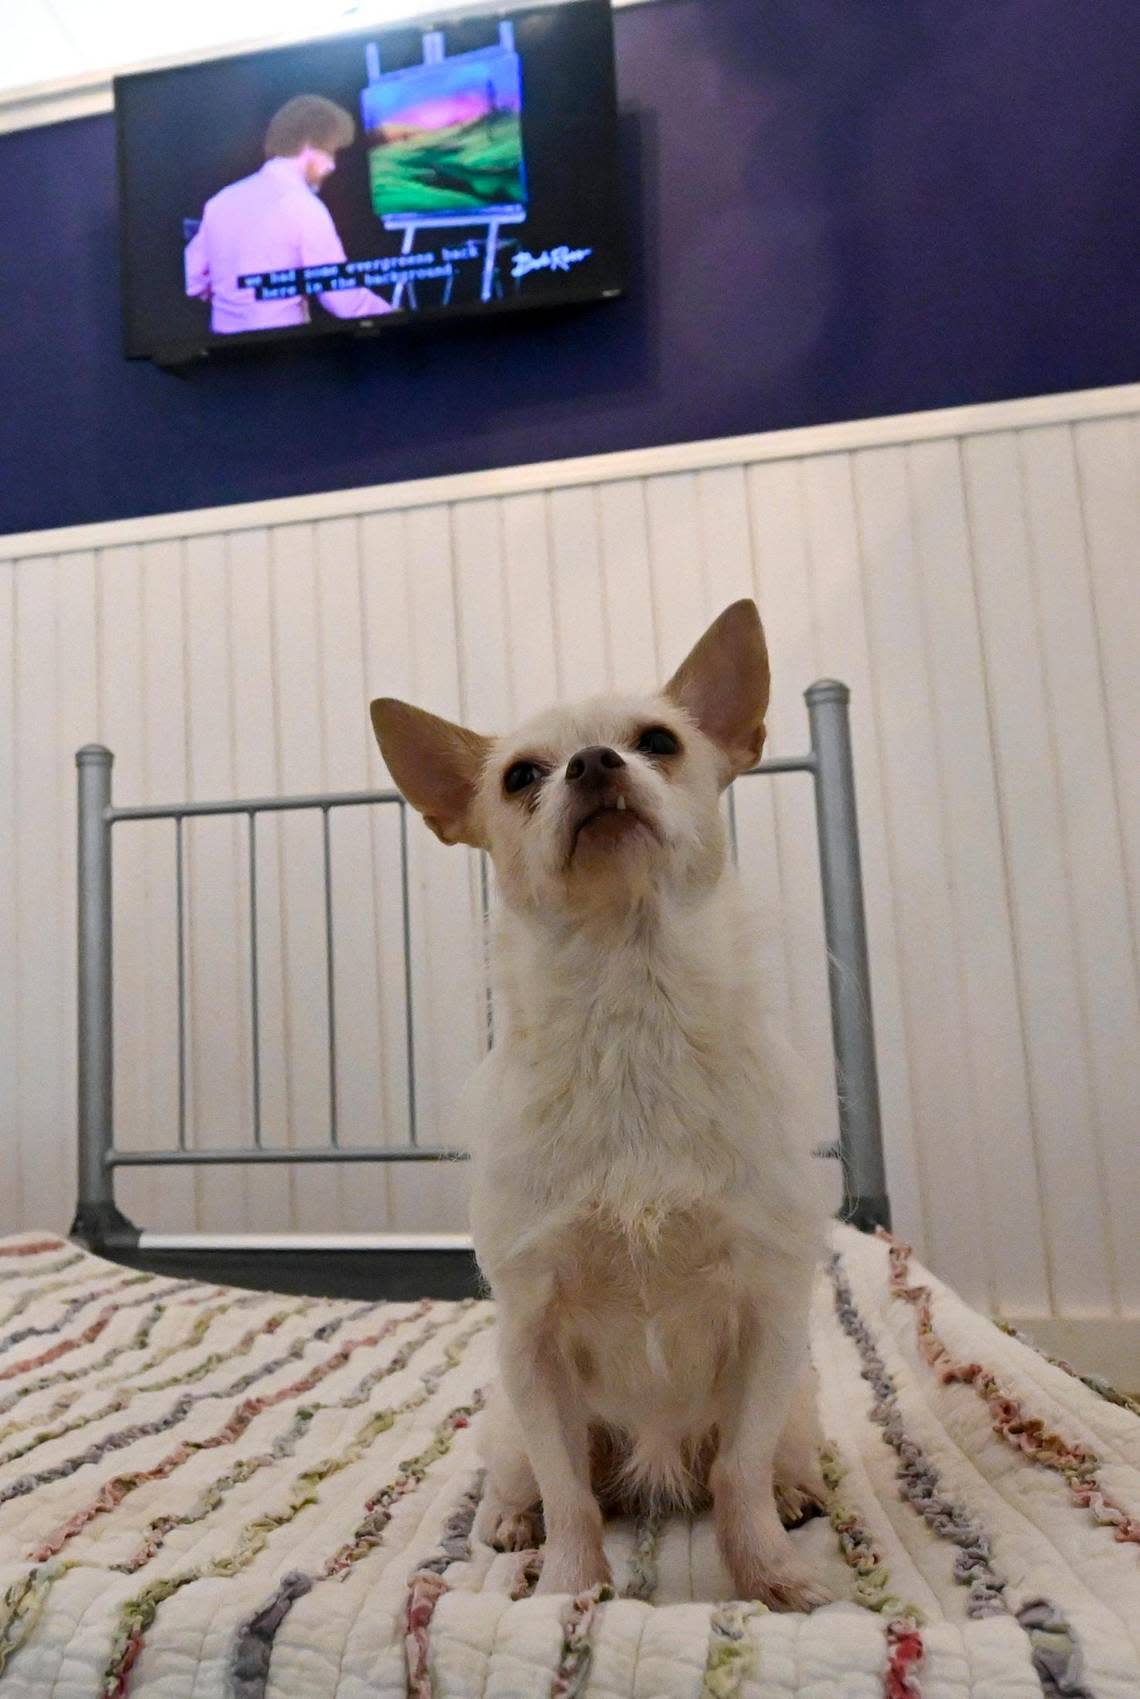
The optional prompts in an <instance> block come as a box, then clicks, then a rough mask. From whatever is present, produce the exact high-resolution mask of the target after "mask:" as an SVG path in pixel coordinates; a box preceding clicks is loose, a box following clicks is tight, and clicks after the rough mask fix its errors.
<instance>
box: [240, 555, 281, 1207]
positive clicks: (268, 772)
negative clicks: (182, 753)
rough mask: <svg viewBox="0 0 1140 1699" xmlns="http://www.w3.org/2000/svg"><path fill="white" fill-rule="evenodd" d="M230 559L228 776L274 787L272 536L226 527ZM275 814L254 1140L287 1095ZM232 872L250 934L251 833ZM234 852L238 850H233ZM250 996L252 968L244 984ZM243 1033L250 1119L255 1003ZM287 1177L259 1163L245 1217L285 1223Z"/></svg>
mask: <svg viewBox="0 0 1140 1699" xmlns="http://www.w3.org/2000/svg"><path fill="white" fill-rule="evenodd" d="M226 553H227V559H228V565H229V620H230V662H231V666H232V669H233V670H232V674H231V679H232V683H231V690H232V694H233V716H232V728H233V763H234V766H233V783H234V791H235V793H236V794H237V795H238V796H274V795H276V794H278V793H279V792H280V791H281V789H282V785H281V762H280V756H279V748H278V744H279V738H278V731H277V715H276V700H277V682H276V679H277V675H276V671H275V666H274V654H273V630H274V619H273V616H274V607H275V593H274V586H273V581H272V577H271V561H270V542H269V537H268V534H267V533H266V532H265V531H264V530H260V529H258V530H249V531H242V532H238V533H234V534H233V535H231V536H229V537H228V538H227V539H226ZM280 826H281V822H280V819H279V817H278V816H276V815H263V816H262V817H261V820H260V822H259V824H258V826H257V828H256V833H255V840H254V849H255V856H256V887H257V889H256V896H257V937H258V963H259V971H258V987H257V992H258V1019H257V1032H258V1041H259V1051H260V1099H261V1127H262V1140H263V1142H264V1143H265V1144H267V1145H272V1144H284V1143H285V1142H286V1139H287V1136H288V1132H287V1129H288V1119H289V1117H288V1096H287V1074H286V1067H285V987H284V980H283V977H282V972H281V966H282V951H281V916H282V904H281V857H280V853H279V844H280ZM243 849H244V856H243V857H242V861H243V867H242V874H241V881H240V889H241V893H242V903H243V913H242V926H241V936H242V939H243V941H244V942H248V939H249V936H250V931H251V924H250V916H249V912H248V910H249V876H248V871H247V870H248V862H249V838H248V825H247V826H246V828H245V836H244V842H243ZM239 853H240V852H239ZM248 988H249V991H250V994H251V996H252V975H251V978H250V981H249V985H248ZM242 1033H243V1035H244V1036H245V1038H246V1042H247V1044H248V1049H247V1050H246V1051H245V1052H244V1054H243V1063H244V1064H245V1066H244V1067H243V1073H244V1074H245V1077H246V1081H247V1083H248V1090H249V1097H248V1100H247V1113H248V1120H249V1126H250V1137H251V1142H252V1126H253V1012H252V1007H251V1008H250V1011H249V1015H248V1017H246V1016H245V1015H244V1014H243V1019H242ZM293 1179H294V1176H292V1175H291V1174H289V1173H288V1172H287V1171H285V1170H284V1169H279V1168H276V1167H264V1168H259V1169H258V1170H257V1171H256V1174H255V1175H253V1176H252V1177H251V1180H250V1182H249V1187H248V1192H247V1198H248V1212H249V1221H248V1225H249V1226H250V1227H251V1228H255V1229H256V1228H262V1229H266V1230H272V1229H274V1228H277V1229H281V1228H284V1227H287V1226H290V1225H292V1223H293V1222H294V1220H295V1214H294V1209H293V1202H292V1199H293Z"/></svg>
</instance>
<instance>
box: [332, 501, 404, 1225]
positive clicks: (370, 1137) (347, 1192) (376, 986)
mask: <svg viewBox="0 0 1140 1699" xmlns="http://www.w3.org/2000/svg"><path fill="white" fill-rule="evenodd" d="M358 530H359V521H358V520H355V519H338V520H334V521H332V522H331V523H329V524H328V525H322V526H320V527H319V528H318V529H317V532H316V546H317V597H318V609H319V615H320V618H319V629H320V637H321V655H322V662H323V703H322V710H323V712H322V723H323V729H324V737H325V757H324V778H323V781H322V783H323V785H324V786H325V787H326V788H327V789H329V790H335V791H353V790H364V789H366V787H367V785H368V782H369V777H370V774H369V768H370V751H369V744H370V742H371V741H372V728H371V725H370V724H369V721H368V714H367V703H368V687H367V684H366V682H365V673H364V646H363V643H362V637H361V606H360V559H359V552H358V543H359V538H358ZM370 812H371V811H370V810H366V809H363V808H342V809H336V810H333V811H332V812H331V813H330V816H329V824H330V837H329V844H330V851H331V867H332V912H333V963H334V997H335V1008H336V1101H337V1126H338V1137H339V1141H340V1143H341V1144H343V1145H354V1144H355V1145H376V1144H382V1143H383V1142H384V1131H383V1126H382V1113H383V1108H382V1104H381V1102H380V1101H379V1100H378V1095H377V1091H376V1082H377V1081H378V1080H379V1078H380V1077H381V1074H382V1072H383V1069H384V1062H385V1058H384V1053H383V1037H384V1031H383V1025H382V1022H381V1008H380V980H381V977H382V970H381V963H380V960H379V958H378V956H377V952H376V912H375V910H376V894H375V886H374V882H373V869H372V854H373V834H372V827H371V824H370V821H369V813H370ZM340 1207H341V1210H342V1212H343V1213H342V1217H341V1219H343V1221H344V1225H345V1229H346V1231H360V1232H367V1231H375V1230H376V1229H377V1228H379V1227H382V1226H383V1225H385V1223H386V1221H387V1216H388V1187H387V1182H386V1180H385V1176H384V1172H383V1168H382V1167H381V1165H380V1164H378V1163H369V1164H366V1165H364V1166H363V1167H361V1168H359V1169H356V1170H354V1171H353V1177H352V1182H351V1184H348V1185H343V1186H342V1201H341V1205H340Z"/></svg>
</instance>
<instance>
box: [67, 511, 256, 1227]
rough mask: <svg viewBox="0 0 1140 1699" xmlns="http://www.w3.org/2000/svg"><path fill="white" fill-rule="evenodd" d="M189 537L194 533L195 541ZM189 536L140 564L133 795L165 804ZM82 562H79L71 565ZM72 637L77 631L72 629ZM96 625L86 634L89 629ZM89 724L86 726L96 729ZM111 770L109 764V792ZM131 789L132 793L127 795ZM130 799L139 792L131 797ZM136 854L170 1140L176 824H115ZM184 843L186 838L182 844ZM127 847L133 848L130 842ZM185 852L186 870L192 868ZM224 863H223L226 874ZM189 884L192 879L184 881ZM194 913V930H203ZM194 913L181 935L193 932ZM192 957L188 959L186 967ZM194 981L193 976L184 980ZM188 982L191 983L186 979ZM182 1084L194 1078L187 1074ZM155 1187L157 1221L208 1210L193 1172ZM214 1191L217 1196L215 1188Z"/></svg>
mask: <svg viewBox="0 0 1140 1699" xmlns="http://www.w3.org/2000/svg"><path fill="white" fill-rule="evenodd" d="M195 541H196V540H195ZM190 547H191V545H190V544H182V543H180V542H179V541H178V540H177V539H175V538H170V539H163V540H162V541H159V542H155V543H148V544H145V545H144V546H143V548H142V551H141V558H140V562H139V567H140V575H141V583H140V591H141V596H142V621H143V630H144V633H145V641H144V643H143V650H142V690H143V698H144V701H145V709H144V712H143V716H142V718H143V730H144V734H145V741H144V749H143V761H144V767H145V778H144V783H143V790H142V791H141V792H140V793H139V798H138V800H143V801H147V802H172V801H177V800H178V799H180V798H185V797H189V795H190V780H191V768H190V763H189V760H188V743H189V737H190V735H192V732H193V726H192V722H191V720H190V718H189V717H188V711H187V710H188V696H187V683H186V674H187V665H188V659H189V642H188V632H187V628H186V617H185V604H186V598H187V595H188V588H187V584H186V572H185V567H186V560H187V553H188V551H189V549H190ZM81 564H82V565H83V570H82V571H79V570H77V569H78V568H79V567H80V566H81ZM88 571H90V574H91V578H92V588H94V580H95V571H94V568H91V569H88V568H87V567H86V565H85V563H81V561H80V560H78V559H76V557H71V559H70V560H69V561H68V562H67V580H68V583H67V605H68V609H69V614H68V620H67V622H66V623H67V626H68V627H70V626H71V624H72V620H71V612H70V610H71V606H72V599H73V596H74V595H75V594H76V593H77V592H78V593H79V595H80V596H82V594H83V589H84V583H85V580H86V577H87V574H88ZM77 635H79V634H77ZM93 635H94V633H93V632H92V637H93ZM93 736H94V732H93V731H92V732H91V733H89V734H88V738H90V737H93ZM114 783H115V774H114V771H113V770H112V795H114ZM128 794H130V793H128ZM132 800H136V799H135V798H132ZM136 835H137V853H138V854H140V855H142V856H143V857H144V861H145V877H146V885H145V904H146V927H147V933H146V953H145V963H144V973H145V990H144V996H145V998H146V1009H147V1021H148V1034H147V1047H146V1056H145V1059H144V1060H145V1067H146V1075H145V1081H144V1092H145V1097H146V1104H147V1120H148V1125H149V1126H150V1128H152V1129H154V1130H155V1137H154V1142H155V1143H156V1144H159V1145H163V1144H165V1143H166V1142H167V1137H168V1130H169V1129H170V1128H171V1127H174V1126H176V1124H177V1115H178V1066H177V1055H178V920H177V898H176V889H175V877H174V875H175V831H174V827H173V825H172V824H171V823H169V822H162V823H156V824H153V825H150V824H147V825H135V824H133V823H125V824H123V825H121V826H116V827H115V828H114V829H113V833H112V837H113V846H112V854H113V855H115V854H117V853H118V850H119V846H120V845H121V844H123V843H124V842H125V841H126V837H132V838H133V837H136ZM184 847H185V846H184ZM130 853H136V851H135V847H134V846H132V849H131V852H130ZM193 866H194V864H193V861H192V859H191V860H190V861H189V862H188V864H187V871H188V872H190V871H192V870H193ZM225 871H228V870H223V872H225ZM187 889H188V890H189V883H188V886H187ZM201 930H202V927H201V920H199V925H198V931H199V933H200V932H201ZM193 932H194V921H193V919H191V921H190V929H189V932H188V933H184V938H186V937H192V936H193ZM192 966H193V961H192V957H191V968H192ZM191 983H193V982H192V981H191ZM188 988H189V987H188ZM187 1083H188V1086H189V1085H191V1083H192V1082H191V1081H190V1080H189V1079H188V1082H187ZM160 1179H161V1183H160V1184H158V1185H157V1186H156V1188H155V1189H156V1193H157V1196H156V1200H155V1207H156V1210H157V1215H156V1218H155V1219H156V1220H162V1221H164V1222H165V1221H186V1220H194V1221H197V1220H198V1219H200V1218H201V1217H206V1218H210V1219H212V1218H213V1210H212V1208H211V1206H210V1203H207V1204H206V1205H205V1206H204V1207H201V1206H200V1203H199V1199H200V1196H201V1193H200V1185H199V1179H198V1177H197V1176H195V1175H193V1174H186V1173H182V1172H179V1171H178V1170H175V1169H167V1170H163V1171H160ZM214 1195H215V1196H216V1195H217V1188H216V1186H215V1191H214Z"/></svg>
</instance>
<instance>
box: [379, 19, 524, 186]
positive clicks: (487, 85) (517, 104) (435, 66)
mask: <svg viewBox="0 0 1140 1699" xmlns="http://www.w3.org/2000/svg"><path fill="white" fill-rule="evenodd" d="M370 45H372V47H373V51H371V52H368V53H366V55H365V57H366V59H367V61H368V65H369V71H370V74H372V75H373V78H374V80H372V81H370V82H369V83H368V85H367V87H366V88H365V89H364V92H363V94H362V95H361V97H360V106H361V115H362V119H363V124H364V131H365V139H366V141H367V144H368V170H369V182H370V184H371V188H372V205H373V207H374V208H375V211H376V216H377V217H378V218H381V219H384V218H390V217H393V216H396V217H399V216H407V215H415V214H417V213H419V214H442V213H449V212H483V211H488V210H491V209H501V208H511V209H513V208H516V207H521V206H523V205H524V204H525V202H526V182H525V175H524V169H523V139H522V79H521V75H520V61H519V56H518V54H517V53H516V52H515V50H514V29H513V27H512V25H511V24H510V23H509V22H504V23H501V24H500V25H499V42H498V44H497V45H496V46H494V47H480V48H476V49H475V50H474V51H473V52H471V53H462V54H458V55H456V57H455V58H452V59H447V58H438V57H429V55H437V54H438V53H439V52H440V50H441V49H442V47H443V37H442V34H441V33H439V32H436V31H432V32H430V33H428V34H426V35H425V36H424V63H423V64H422V65H413V66H411V67H409V69H407V70H404V71H388V72H386V73H385V72H381V71H380V69H379V58H380V56H379V52H378V51H376V50H375V45H374V44H370Z"/></svg>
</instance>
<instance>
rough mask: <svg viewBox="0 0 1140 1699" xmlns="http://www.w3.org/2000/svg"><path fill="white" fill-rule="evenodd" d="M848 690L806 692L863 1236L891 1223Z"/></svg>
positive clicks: (850, 1184)
mask: <svg viewBox="0 0 1140 1699" xmlns="http://www.w3.org/2000/svg"><path fill="white" fill-rule="evenodd" d="M850 694H851V693H850V691H849V690H848V688H847V686H846V685H845V684H840V683H839V682H838V681H837V680H835V679H821V680H820V681H819V682H818V683H816V684H813V685H811V686H810V687H809V689H808V690H807V692H806V698H807V706H808V718H809V721H810V724H811V747H812V755H813V757H814V769H813V770H814V776H815V807H816V824H817V826H818V829H819V863H820V877H821V880H822V884H823V923H824V930H825V933H826V937H827V978H828V989H829V991H830V993H831V1031H832V1036H833V1038H834V1041H835V1072H836V1085H837V1089H838V1092H839V1154H840V1160H841V1161H842V1164H843V1210H842V1215H843V1219H844V1220H845V1221H849V1222H851V1223H852V1225H853V1226H856V1227H860V1228H862V1229H863V1230H864V1231H867V1232H869V1231H872V1230H873V1229H874V1228H876V1227H889V1226H890V1224H891V1212H890V1204H889V1202H888V1199H887V1182H886V1172H885V1168H884V1163H883V1130H882V1118H881V1115H880V1109H879V1075H878V1069H877V1066H876V1063H875V1031H874V1022H873V1019H872V1013H871V967H870V960H869V958H868V955H867V926H866V919H865V916H864V912H863V876H862V869H861V866H860V861H859V833H858V827H857V819H856V813H855V769H854V765H853V762H852V759H851V728H850V724H849V721H848V715H847V704H848V701H849V698H850Z"/></svg>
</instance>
